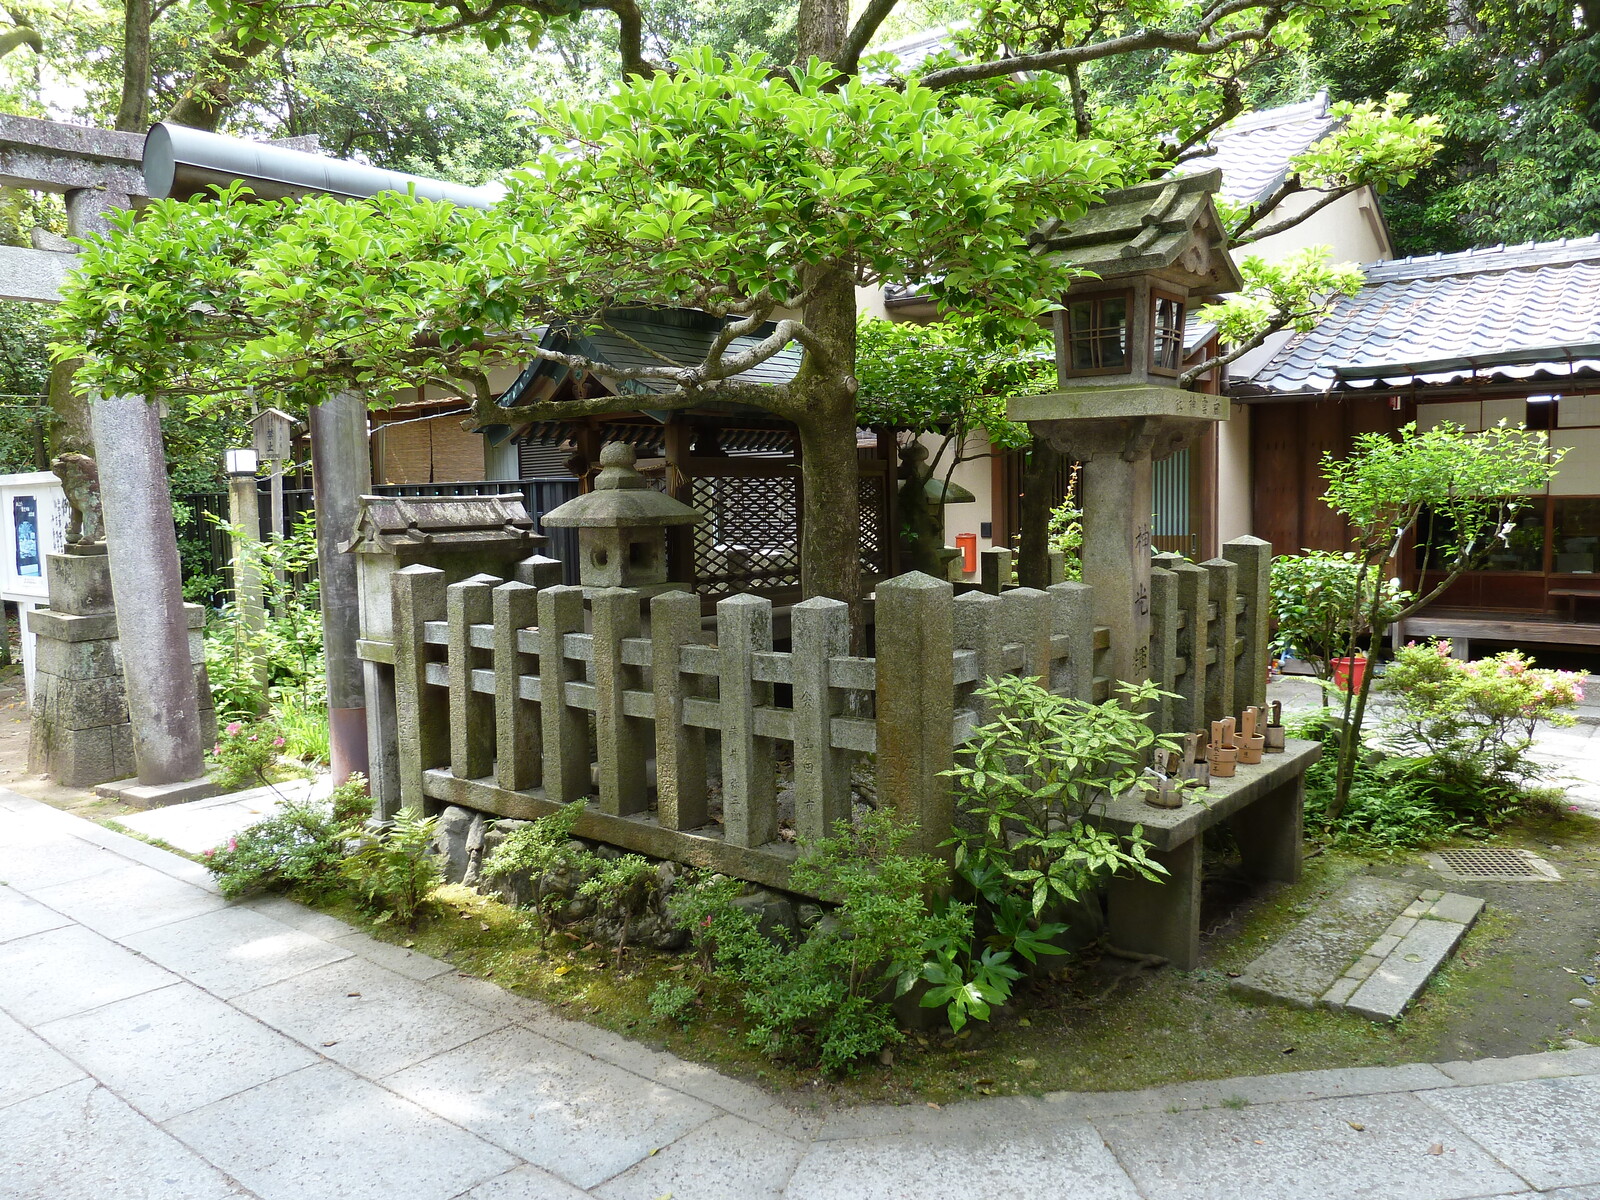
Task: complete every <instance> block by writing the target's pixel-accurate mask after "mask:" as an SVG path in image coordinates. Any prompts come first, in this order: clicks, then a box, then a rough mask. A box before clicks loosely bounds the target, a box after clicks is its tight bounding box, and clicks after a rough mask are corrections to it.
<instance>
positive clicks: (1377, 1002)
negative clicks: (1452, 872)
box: [1344, 901, 1483, 1021]
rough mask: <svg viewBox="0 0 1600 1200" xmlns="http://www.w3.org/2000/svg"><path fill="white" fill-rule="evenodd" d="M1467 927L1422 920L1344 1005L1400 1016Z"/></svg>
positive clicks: (1363, 1012)
mask: <svg viewBox="0 0 1600 1200" xmlns="http://www.w3.org/2000/svg"><path fill="white" fill-rule="evenodd" d="M1482 907H1483V902H1482V901H1479V902H1478V908H1479V909H1482ZM1474 916H1476V913H1474ZM1467 929H1468V926H1467V925H1464V924H1462V923H1461V922H1459V921H1440V920H1432V919H1429V918H1426V917H1425V918H1423V919H1421V920H1419V921H1418V922H1417V924H1416V926H1415V928H1413V929H1412V930H1411V931H1410V932H1409V933H1407V934H1406V935H1405V936H1404V937H1402V938H1401V939H1400V942H1399V944H1398V945H1397V946H1395V948H1394V949H1393V950H1391V951H1390V952H1389V953H1388V954H1387V955H1385V956H1384V957H1383V959H1381V960H1380V961H1379V962H1378V964H1377V965H1376V967H1375V968H1374V969H1373V971H1372V973H1371V974H1369V975H1368V976H1367V978H1366V979H1365V980H1364V981H1363V982H1362V984H1361V986H1360V987H1358V988H1356V990H1355V991H1354V992H1353V993H1352V994H1351V996H1350V998H1349V999H1348V1000H1346V1001H1345V1005H1344V1006H1345V1009H1346V1010H1347V1011H1349V1012H1352V1013H1355V1014H1356V1015H1357V1016H1362V1017H1368V1018H1370V1019H1371V1020H1374V1021H1394V1020H1398V1019H1399V1017H1400V1014H1402V1013H1403V1012H1405V1010H1406V1009H1407V1008H1409V1007H1410V1005H1411V1002H1412V1001H1413V1000H1415V999H1416V998H1417V996H1418V995H1419V994H1420V993H1421V991H1422V989H1423V988H1424V987H1426V986H1427V984H1428V980H1429V979H1431V978H1433V973H1434V972H1435V971H1437V970H1438V969H1439V968H1440V967H1442V966H1443V965H1444V960H1445V959H1447V958H1449V957H1450V955H1451V954H1453V953H1454V952H1455V948H1456V947H1457V946H1458V945H1460V944H1461V939H1462V938H1463V937H1465V936H1466V934H1467Z"/></svg>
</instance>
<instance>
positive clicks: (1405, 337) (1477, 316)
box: [1239, 235, 1600, 395]
mask: <svg viewBox="0 0 1600 1200" xmlns="http://www.w3.org/2000/svg"><path fill="white" fill-rule="evenodd" d="M1363 269H1364V270H1365V272H1366V276H1367V283H1366V286H1365V287H1363V288H1362V289H1361V290H1360V291H1359V292H1357V293H1356V294H1355V295H1354V296H1347V297H1345V298H1344V299H1342V300H1340V301H1339V302H1338V303H1337V304H1335V305H1334V308H1333V310H1332V311H1331V312H1330V313H1329V314H1328V315H1327V316H1326V317H1324V318H1323V319H1322V320H1321V321H1319V322H1318V323H1317V327H1316V328H1315V329H1313V330H1311V331H1310V332H1309V333H1304V334H1297V335H1295V336H1294V337H1292V338H1290V339H1289V340H1288V341H1287V342H1286V343H1284V345H1283V347H1282V348H1281V349H1280V350H1279V351H1278V352H1277V353H1276V354H1274V355H1273V356H1272V357H1271V358H1270V359H1269V360H1268V361H1267V362H1266V363H1265V364H1264V365H1262V366H1261V367H1260V368H1259V369H1258V370H1257V371H1256V372H1255V374H1254V375H1253V376H1251V377H1250V378H1249V379H1248V380H1244V381H1242V382H1241V383H1240V384H1239V389H1240V390H1241V391H1244V392H1248V393H1251V394H1257V395H1321V394H1325V393H1329V392H1337V391H1344V390H1347V389H1351V388H1374V387H1376V388H1386V387H1402V386H1408V385H1410V384H1413V383H1415V384H1450V383H1457V382H1460V381H1462V380H1465V379H1472V378H1478V379H1502V380H1504V379H1516V380H1528V379H1552V380H1561V379H1568V378H1571V377H1573V376H1585V377H1590V378H1592V377H1595V376H1597V375H1600V235H1595V236H1592V237H1587V238H1577V239H1572V240H1562V241H1559V242H1544V243H1530V244H1527V245H1522V246H1492V247H1487V248H1485V249H1481V250H1468V251H1466V252H1464V253H1461V254H1435V255H1431V256H1429V257H1426V258H1406V259H1400V260H1398V261H1394V262H1382V263H1373V264H1371V265H1369V266H1367V267H1365V268H1363Z"/></svg>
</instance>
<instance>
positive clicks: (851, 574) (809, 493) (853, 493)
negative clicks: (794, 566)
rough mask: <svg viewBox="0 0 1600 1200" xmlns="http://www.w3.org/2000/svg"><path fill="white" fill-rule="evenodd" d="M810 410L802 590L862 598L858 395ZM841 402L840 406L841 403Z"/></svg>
mask: <svg viewBox="0 0 1600 1200" xmlns="http://www.w3.org/2000/svg"><path fill="white" fill-rule="evenodd" d="M839 391H840V392H841V393H842V396H841V397H840V398H838V399H835V400H833V401H831V402H829V401H826V400H824V401H823V402H822V403H818V404H816V405H813V406H811V407H810V408H809V410H808V411H807V412H806V413H805V415H804V416H802V417H801V418H800V419H799V420H798V421H797V422H796V424H797V425H798V426H799V429H800V486H801V490H802V493H803V495H802V510H801V517H800V590H801V592H802V593H803V598H804V599H808V600H809V599H810V598H811V597H812V596H831V597H833V598H834V599H835V600H843V601H845V602H846V603H848V604H851V605H855V604H857V603H858V602H859V601H860V599H861V495H860V482H859V477H860V469H859V468H858V467H857V465H856V406H855V396H854V395H853V394H851V393H848V392H846V391H845V389H844V388H842V387H841V388H839ZM841 400H842V402H840V401H841Z"/></svg>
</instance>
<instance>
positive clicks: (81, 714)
mask: <svg viewBox="0 0 1600 1200" xmlns="http://www.w3.org/2000/svg"><path fill="white" fill-rule="evenodd" d="M95 549H96V550H97V551H98V552H97V553H88V554H83V553H76V552H75V551H74V550H73V549H72V548H69V549H68V551H67V552H65V553H62V554H50V555H46V556H45V577H46V579H47V581H48V583H49V587H50V606H49V607H48V608H38V609H34V610H33V611H32V612H30V613H29V614H28V615H27V621H28V627H29V628H30V629H31V630H32V631H33V634H34V637H35V638H36V639H37V641H36V643H35V668H34V670H35V674H34V690H33V706H32V712H31V729H30V738H29V745H28V769H29V770H30V771H34V772H38V773H42V774H46V775H49V776H50V777H51V778H52V779H54V780H55V781H56V782H57V783H60V784H64V785H65V786H67V787H94V786H95V785H96V784H101V783H106V782H108V781H109V780H113V779H122V778H124V777H125V776H128V775H132V774H133V773H134V769H135V768H134V759H133V729H132V726H131V725H130V724H129V720H128V699H127V691H126V688H125V686H124V684H123V677H122V652H121V646H120V643H119V641H118V639H117V618H116V613H115V611H114V610H113V608H112V603H111V572H110V568H109V566H108V563H107V560H106V555H105V547H104V545H103V544H97V546H96V547H95ZM184 615H185V618H186V620H187V623H188V637H189V661H190V663H191V665H192V668H193V672H194V686H195V688H196V690H197V694H198V697H199V702H200V706H201V719H202V721H203V722H204V723H205V725H204V727H205V728H207V729H210V728H212V727H213V726H214V725H215V724H216V718H215V715H214V714H213V713H212V710H211V691H210V687H209V686H208V684H207V681H206V677H205V665H204V663H205V653H204V647H203V646H202V644H201V639H200V629H201V626H202V624H203V623H204V620H205V614H204V613H203V611H202V610H201V609H200V607H199V606H198V605H194V604H188V605H185V606H184Z"/></svg>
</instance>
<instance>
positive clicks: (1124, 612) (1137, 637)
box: [1007, 171, 1243, 680]
mask: <svg viewBox="0 0 1600 1200" xmlns="http://www.w3.org/2000/svg"><path fill="white" fill-rule="evenodd" d="M1220 182H1221V173H1220V172H1218V171H1208V172H1205V173H1203V174H1196V175H1188V176H1183V177H1180V178H1177V179H1161V180H1155V181H1153V182H1150V183H1143V184H1139V185H1137V186H1135V187H1131V188H1125V189H1123V190H1121V191H1117V192H1109V193H1107V195H1106V197H1105V203H1104V204H1102V205H1098V206H1096V207H1095V208H1093V209H1091V210H1090V212H1089V213H1088V214H1087V215H1085V216H1084V217H1082V218H1080V219H1079V220H1077V221H1075V222H1074V223H1073V224H1071V225H1070V226H1067V225H1060V224H1057V225H1050V226H1046V227H1045V228H1044V229H1043V230H1041V231H1040V233H1039V234H1038V235H1037V237H1038V239H1039V241H1040V244H1041V249H1043V250H1044V251H1045V252H1048V253H1053V254H1059V255H1061V256H1062V257H1063V258H1065V259H1067V260H1068V261H1070V262H1071V263H1073V264H1074V265H1076V266H1079V267H1082V268H1084V269H1085V270H1086V271H1089V272H1092V273H1093V274H1094V275H1095V276H1097V278H1094V279H1092V280H1091V279H1086V280H1083V281H1081V282H1079V283H1076V284H1074V285H1073V286H1072V288H1071V289H1070V290H1069V291H1068V293H1067V295H1066V297H1065V298H1064V299H1063V301H1062V308H1061V309H1060V310H1059V311H1058V312H1057V313H1056V314H1055V342H1056V371H1057V376H1058V379H1059V383H1060V389H1061V390H1059V391H1056V392H1051V393H1049V394H1047V395H1040V396H1022V397H1018V398H1016V399H1014V400H1012V401H1011V402H1010V404H1009V405H1008V406H1007V413H1008V415H1009V416H1010V417H1011V419H1012V420H1013V421H1023V422H1026V423H1027V424H1028V425H1029V426H1031V427H1032V429H1033V430H1034V432H1036V433H1039V434H1041V435H1043V436H1044V437H1045V438H1046V439H1047V440H1048V441H1049V442H1050V444H1051V445H1053V446H1054V447H1055V448H1056V449H1058V450H1060V451H1061V452H1062V453H1064V454H1065V455H1067V456H1068V457H1069V458H1071V459H1073V460H1075V461H1077V462H1079V463H1082V464H1083V469H1082V474H1081V476H1080V480H1081V482H1080V487H1081V489H1082V491H1081V495H1082V507H1083V512H1084V517H1083V549H1082V552H1081V553H1082V560H1083V582H1084V583H1086V584H1088V585H1090V586H1091V587H1092V588H1093V589H1094V592H1093V596H1094V619H1095V623H1096V624H1097V625H1104V626H1107V627H1109V628H1110V630H1111V647H1110V650H1109V656H1108V659H1107V661H1106V663H1105V669H1104V673H1105V674H1106V675H1108V676H1110V677H1111V678H1112V679H1113V680H1124V679H1125V680H1142V679H1145V678H1147V677H1148V674H1149V668H1150V658H1149V654H1150V649H1149V647H1150V567H1151V562H1150V557H1151V550H1152V541H1151V535H1152V515H1153V507H1154V504H1153V497H1152V493H1151V466H1152V464H1153V463H1154V462H1155V460H1157V459H1161V458H1166V457H1167V456H1168V455H1171V454H1174V453H1176V452H1177V451H1178V450H1179V449H1181V448H1182V447H1184V446H1186V445H1188V444H1189V443H1190V442H1192V441H1193V440H1194V439H1195V438H1197V437H1198V436H1199V435H1200V434H1201V433H1202V432H1204V431H1205V429H1206V428H1207V427H1208V426H1210V425H1212V424H1215V423H1216V422H1218V421H1223V420H1226V419H1227V415H1228V402H1227V400H1226V398H1224V397H1223V396H1220V395H1213V394H1208V393H1204V392H1197V391H1191V390H1188V389H1186V388H1184V387H1181V386H1180V385H1179V380H1180V376H1181V375H1182V374H1183V372H1184V370H1185V369H1186V368H1187V366H1188V363H1187V362H1186V361H1185V322H1186V318H1187V316H1188V313H1189V312H1190V310H1191V309H1192V307H1194V305H1195V304H1196V303H1197V302H1200V301H1203V300H1205V299H1208V298H1210V297H1213V296H1216V295H1219V294H1221V293H1224V292H1229V291H1234V290H1237V289H1238V288H1240V287H1242V286H1243V284H1242V281H1241V280H1240V278H1239V274H1238V271H1237V269H1236V268H1235V267H1234V264H1233V260H1232V259H1231V258H1229V256H1228V248H1227V240H1226V237H1225V235H1224V234H1223V232H1222V225H1221V222H1220V221H1219V220H1218V218H1217V213H1216V208H1215V206H1214V205H1213V203H1212V195H1213V193H1214V192H1215V191H1216V189H1217V187H1218V186H1219V184H1220Z"/></svg>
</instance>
